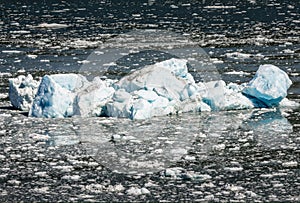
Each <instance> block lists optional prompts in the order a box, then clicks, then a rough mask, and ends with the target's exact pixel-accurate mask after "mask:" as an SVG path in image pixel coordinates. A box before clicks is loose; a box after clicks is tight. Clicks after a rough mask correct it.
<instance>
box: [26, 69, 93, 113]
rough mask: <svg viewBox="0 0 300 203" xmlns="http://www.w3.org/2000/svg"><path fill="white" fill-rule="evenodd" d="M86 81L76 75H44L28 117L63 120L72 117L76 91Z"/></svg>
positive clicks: (86, 81)
mask: <svg viewBox="0 0 300 203" xmlns="http://www.w3.org/2000/svg"><path fill="white" fill-rule="evenodd" d="M86 83H88V80H87V79H86V78H85V77H84V76H82V75H78V74H55V75H46V76H44V77H43V78H42V81H41V83H40V86H39V88H38V91H37V94H36V97H35V99H34V101H33V104H32V107H31V109H30V111H29V116H33V117H46V118H63V117H70V116H72V115H73V100H74V98H75V96H76V91H77V90H78V89H80V88H82V87H84V86H85V84H86Z"/></svg>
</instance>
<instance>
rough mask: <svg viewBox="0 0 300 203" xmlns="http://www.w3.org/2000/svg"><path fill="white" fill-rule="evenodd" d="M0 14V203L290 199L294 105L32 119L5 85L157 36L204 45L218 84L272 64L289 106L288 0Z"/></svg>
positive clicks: (294, 44) (59, 4)
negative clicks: (116, 44)
mask: <svg viewBox="0 0 300 203" xmlns="http://www.w3.org/2000/svg"><path fill="white" fill-rule="evenodd" d="M0 10H1V12H0V15H1V18H0V87H1V89H0V93H1V94H0V100H1V106H0V123H1V125H0V137H1V141H0V163H1V167H0V183H1V184H0V200H1V202H4V201H6V202H14V201H16V202H20V201H25V202H27V201H29V202H31V201H48V202H53V201H63V202H65V201H138V200H140V201H146V200H149V201H179V200H187V201H189V200H193V201H212V202H228V201H235V202H254V201H257V202H259V201H260V202H276V201H277V202H282V201H287V202H299V201H300V192H299V191H300V158H299V157H300V154H299V153H300V137H299V126H300V122H299V109H297V108H296V109H291V108H285V109H269V110H266V109H256V110H249V111H231V112H215V113H209V114H203V113H202V114H183V115H179V116H170V117H166V118H154V119H152V120H150V121H139V122H138V121H134V122H133V121H129V120H126V119H113V118H86V119H80V118H68V119H36V118H28V117H27V116H26V112H20V111H18V110H15V109H13V108H12V107H11V106H10V104H9V102H8V98H7V93H8V78H10V77H16V76H17V75H20V74H28V73H30V74H32V75H33V76H34V77H35V78H38V77H40V76H43V75H45V74H50V73H65V72H80V71H81V70H82V67H83V64H84V63H85V60H87V59H88V57H89V56H90V54H91V53H93V51H94V50H95V49H96V48H98V49H99V47H102V48H107V47H108V46H109V43H108V42H109V41H110V40H112V41H114V40H115V39H116V38H118V37H119V36H120V34H122V33H128V32H131V31H133V30H136V29H142V30H143V29H160V30H167V31H168V32H170V33H177V34H178V35H181V36H185V37H186V38H188V39H190V40H191V41H193V43H194V44H196V45H197V46H198V47H200V48H203V50H204V51H205V52H206V53H207V54H208V56H209V57H210V59H211V62H212V63H213V65H214V66H215V67H216V69H217V70H218V73H219V74H220V76H221V77H222V79H223V80H225V81H226V83H229V82H237V83H242V82H246V81H249V80H250V79H251V78H252V76H253V75H254V73H255V71H256V70H257V68H258V66H259V65H260V64H266V63H268V64H274V65H277V66H279V67H280V68H281V69H283V70H285V71H286V72H287V73H288V74H289V76H290V78H291V80H292V81H293V85H292V87H291V88H290V90H289V95H288V97H289V98H290V99H292V100H295V101H298V100H299V93H300V86H299V85H300V84H299V81H300V77H299V74H300V63H299V60H300V44H299V41H300V38H299V36H300V17H299V15H300V14H299V13H300V12H299V10H300V5H299V2H298V1H270V0H264V1H258V0H256V1H254V0H249V1H216V0H215V1H209V2H208V1H205V0H203V1H176V2H175V1H153V0H149V1H138V2H133V1H121V2H119V1H113V0H111V1H107V0H103V1H96V2H95V1H82V2H75V1H71V2H68V1H33V2H32V1H30V2H29V1H28V2H27V1H22V2H17V1H9V2H8V1H0ZM42 23H48V24H42ZM51 23H56V24H59V25H53V24H52V25H51ZM49 25H50V26H49ZM47 26H48V27H47ZM124 40H125V42H127V41H126V40H128V41H130V39H126V38H124ZM158 40H160V38H158ZM161 40H163V38H162V39H161ZM125 45H126V43H125ZM164 45H166V44H164ZM167 45H170V44H167ZM162 48H165V47H162ZM234 52H238V54H235V55H232V56H230V53H234ZM243 54H244V55H243ZM245 54H248V55H245ZM123 59H124V58H123ZM125 59H126V58H125ZM121 62H122V60H121ZM121 62H120V63H121ZM120 71H121V70H120ZM112 74H116V75H115V76H116V77H117V76H118V74H119V73H118V72H116V71H115V70H113V71H112ZM117 135H118V136H117ZM132 187H133V188H140V189H141V188H146V189H147V190H148V191H146V192H145V190H143V191H144V194H132V193H131V191H133V190H130V188H132ZM135 191H136V192H137V193H138V192H141V190H135ZM148 192H149V193H148Z"/></svg>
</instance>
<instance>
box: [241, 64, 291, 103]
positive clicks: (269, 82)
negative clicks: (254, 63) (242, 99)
mask: <svg viewBox="0 0 300 203" xmlns="http://www.w3.org/2000/svg"><path fill="white" fill-rule="evenodd" d="M291 84H292V81H291V80H290V79H289V77H288V75H287V74H286V73H285V72H284V71H283V70H281V69H279V68H278V67H276V66H274V65H261V66H260V67H259V69H258V71H257V72H256V74H255V76H254V78H253V79H252V80H251V81H250V82H249V83H248V85H247V86H246V87H245V88H244V90H243V93H244V94H245V95H247V96H249V97H251V98H252V99H253V100H254V102H255V105H256V107H273V106H278V105H279V103H280V102H281V100H282V99H283V98H285V97H286V96H287V90H288V88H289V87H290V86H291Z"/></svg>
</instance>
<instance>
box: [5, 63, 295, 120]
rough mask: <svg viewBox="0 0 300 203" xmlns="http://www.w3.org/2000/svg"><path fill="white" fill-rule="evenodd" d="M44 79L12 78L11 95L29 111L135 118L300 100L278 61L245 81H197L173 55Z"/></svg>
mask: <svg viewBox="0 0 300 203" xmlns="http://www.w3.org/2000/svg"><path fill="white" fill-rule="evenodd" d="M38 84H39V82H38V81H35V80H33V79H32V76H31V75H29V76H27V77H25V76H19V77H18V78H15V79H10V93H9V97H10V100H11V103H12V105H13V106H15V107H16V108H19V109H22V110H29V116H33V117H46V118H63V117H71V116H81V117H91V116H109V117H124V118H130V119H132V120H136V119H149V118H152V117H156V116H164V115H169V114H178V113H184V112H201V111H227V110H242V109H251V108H257V107H258V108H261V107H274V106H297V105H299V104H298V103H296V102H291V101H289V100H288V99H286V98H285V97H286V95H287V90H288V88H289V87H290V85H291V84H292V82H291V80H290V79H289V77H288V75H287V74H286V73H285V72H284V71H282V70H280V69H279V68H278V67H276V66H273V65H262V66H260V67H259V69H258V71H257V73H256V75H255V77H254V78H253V79H252V80H251V81H250V82H249V83H244V84H241V85H238V84H235V83H230V84H228V85H227V84H226V83H225V82H224V81H223V80H218V81H211V82H198V83H196V82H195V80H194V78H193V76H192V75H191V74H190V73H189V72H188V68H187V61H186V60H183V59H175V58H172V59H169V60H165V61H162V62H159V63H156V64H153V65H148V66H145V67H144V68H142V69H139V70H136V71H134V72H132V73H131V74H129V75H127V76H124V77H123V78H121V79H120V80H119V81H115V80H109V79H106V80H102V79H100V78H99V77H95V78H94V80H93V81H88V80H87V79H86V78H85V77H84V76H82V75H80V74H55V75H46V76H44V77H43V78H42V80H41V82H40V85H39V86H38Z"/></svg>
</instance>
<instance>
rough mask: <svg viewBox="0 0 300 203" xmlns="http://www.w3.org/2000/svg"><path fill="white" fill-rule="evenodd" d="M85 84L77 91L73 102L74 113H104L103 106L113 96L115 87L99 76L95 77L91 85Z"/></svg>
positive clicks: (81, 114)
mask: <svg viewBox="0 0 300 203" xmlns="http://www.w3.org/2000/svg"><path fill="white" fill-rule="evenodd" d="M85 86H86V87H85V88H82V89H80V90H79V91H78V92H77V93H76V96H75V99H74V104H73V112H74V115H79V116H81V117H89V116H101V115H103V107H104V106H105V104H106V103H107V102H108V100H109V99H110V98H111V97H112V95H113V93H114V92H115V89H114V88H112V87H110V86H109V83H108V82H107V81H102V80H101V79H100V78H99V77H96V78H94V80H93V81H92V82H91V83H90V84H89V85H85Z"/></svg>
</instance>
